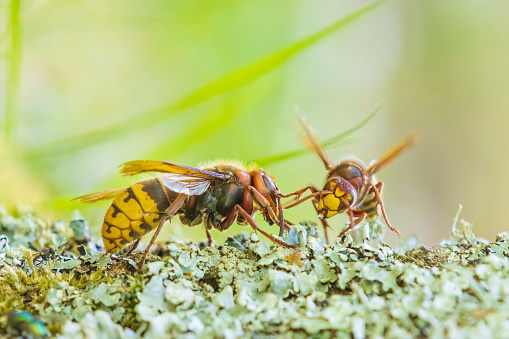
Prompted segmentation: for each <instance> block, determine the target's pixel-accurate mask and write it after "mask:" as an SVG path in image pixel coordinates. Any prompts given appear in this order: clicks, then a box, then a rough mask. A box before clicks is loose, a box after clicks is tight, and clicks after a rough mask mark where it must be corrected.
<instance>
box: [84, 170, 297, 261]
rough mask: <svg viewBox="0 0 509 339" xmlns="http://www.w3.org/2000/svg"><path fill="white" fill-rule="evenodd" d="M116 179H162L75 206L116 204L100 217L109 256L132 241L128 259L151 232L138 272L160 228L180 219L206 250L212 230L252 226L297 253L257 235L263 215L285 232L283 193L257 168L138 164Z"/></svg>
mask: <svg viewBox="0 0 509 339" xmlns="http://www.w3.org/2000/svg"><path fill="white" fill-rule="evenodd" d="M120 167H121V169H120V174H122V175H135V174H138V173H143V172H159V173H164V174H162V175H160V176H159V177H156V178H152V179H148V180H143V181H140V182H137V183H135V184H133V185H132V186H130V187H128V188H121V189H114V190H109V191H103V192H97V193H91V194H86V195H83V196H80V197H77V198H75V199H77V200H78V201H79V202H83V203H92V202H96V201H99V200H110V199H114V200H113V203H112V204H111V206H110V207H109V209H108V210H107V212H106V215H105V216H104V223H103V225H102V231H101V234H102V237H103V240H104V246H105V248H106V252H107V253H115V252H117V251H119V250H120V249H122V248H123V247H125V246H127V245H128V244H130V243H131V242H133V241H135V243H134V245H133V246H132V248H131V249H130V250H129V252H128V253H127V256H129V255H130V254H131V253H132V252H133V251H134V249H136V247H137V246H138V244H139V242H140V240H141V237H142V236H144V235H145V234H147V233H149V232H150V231H152V230H154V229H155V232H154V235H153V236H152V238H151V239H150V243H149V245H148V247H147V248H146V249H145V252H144V253H143V257H142V259H141V261H140V262H139V263H138V269H139V270H141V268H142V266H143V263H144V262H145V259H146V257H147V254H148V253H149V251H150V248H151V247H152V245H153V244H154V242H155V240H156V238H157V236H158V234H159V232H160V230H161V228H162V226H163V224H164V223H165V221H167V220H171V219H172V218H173V217H174V216H175V215H179V217H180V221H181V222H182V224H184V225H188V226H197V225H201V224H204V226H205V230H206V233H207V238H208V243H209V246H210V245H212V235H211V233H210V230H211V229H213V228H215V229H217V230H219V231H225V230H227V229H228V228H229V227H230V226H231V225H232V224H233V222H234V221H235V219H236V220H237V222H238V223H239V224H241V225H250V226H251V227H252V228H253V229H254V230H255V231H259V232H260V233H262V234H263V235H264V236H266V237H267V238H268V239H270V240H271V241H272V242H274V243H276V244H278V245H281V246H284V247H286V248H295V247H296V246H294V245H288V244H286V243H285V242H283V241H281V240H279V239H277V238H275V237H274V236H272V235H270V234H269V233H267V232H265V231H263V230H261V229H260V228H259V227H258V225H257V224H256V222H255V221H254V220H253V218H252V215H253V214H254V213H255V212H256V211H258V210H259V211H261V212H262V214H263V216H264V218H265V220H266V221H267V222H268V223H269V224H271V225H272V224H276V225H279V228H280V230H279V236H282V234H283V231H284V228H285V223H286V221H285V219H284V218H283V208H282V205H281V193H280V192H279V189H278V187H277V185H276V182H275V181H274V179H273V178H272V177H271V176H270V175H269V174H267V173H266V172H265V171H263V170H262V169H261V168H258V167H255V166H251V167H244V166H243V165H241V164H239V163H234V162H231V163H228V162H216V163H213V164H211V165H208V166H204V168H192V167H187V166H182V165H178V164H174V163H171V162H166V161H153V160H136V161H130V162H126V163H124V164H122V165H120Z"/></svg>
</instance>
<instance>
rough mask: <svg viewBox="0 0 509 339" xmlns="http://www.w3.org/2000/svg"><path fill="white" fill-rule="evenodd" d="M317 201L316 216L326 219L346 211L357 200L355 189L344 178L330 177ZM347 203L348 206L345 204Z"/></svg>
mask: <svg viewBox="0 0 509 339" xmlns="http://www.w3.org/2000/svg"><path fill="white" fill-rule="evenodd" d="M323 191H324V192H327V193H322V194H321V195H320V199H319V201H318V217H319V218H320V219H328V218H330V217H333V216H334V215H336V214H338V213H342V212H344V211H346V209H347V208H348V206H351V205H353V204H354V203H355V200H357V191H356V190H355V188H354V187H353V186H352V184H350V183H349V182H348V181H347V180H346V179H343V178H341V177H334V178H330V179H329V180H328V181H327V183H326V184H325V186H324V188H323ZM347 204H348V206H347Z"/></svg>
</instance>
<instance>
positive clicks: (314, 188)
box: [280, 184, 318, 200]
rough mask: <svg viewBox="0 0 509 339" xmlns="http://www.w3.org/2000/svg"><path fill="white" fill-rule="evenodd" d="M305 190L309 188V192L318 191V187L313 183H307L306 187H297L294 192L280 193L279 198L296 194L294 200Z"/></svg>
mask: <svg viewBox="0 0 509 339" xmlns="http://www.w3.org/2000/svg"><path fill="white" fill-rule="evenodd" d="M307 190H310V191H311V193H316V192H318V189H317V188H316V187H315V185H313V184H310V185H307V186H306V187H302V188H301V189H298V190H296V191H295V192H293V193H289V194H280V196H281V198H289V197H292V196H294V195H296V196H297V198H296V199H295V200H299V198H300V196H301V195H302V194H303V193H304V192H306V191H307Z"/></svg>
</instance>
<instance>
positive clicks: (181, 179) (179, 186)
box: [159, 174, 217, 195]
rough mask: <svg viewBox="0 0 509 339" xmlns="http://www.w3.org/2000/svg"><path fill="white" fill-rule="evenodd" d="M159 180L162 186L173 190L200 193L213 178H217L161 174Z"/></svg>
mask: <svg viewBox="0 0 509 339" xmlns="http://www.w3.org/2000/svg"><path fill="white" fill-rule="evenodd" d="M159 180H161V182H162V183H163V185H164V186H166V187H167V188H168V189H170V190H172V191H174V192H177V193H183V194H186V195H200V194H202V193H204V192H205V191H206V190H207V189H208V188H209V187H210V184H211V183H212V181H213V180H217V179H206V178H197V177H192V176H186V175H182V174H163V175H161V176H160V177H159Z"/></svg>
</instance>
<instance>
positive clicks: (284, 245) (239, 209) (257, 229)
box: [234, 205, 299, 248]
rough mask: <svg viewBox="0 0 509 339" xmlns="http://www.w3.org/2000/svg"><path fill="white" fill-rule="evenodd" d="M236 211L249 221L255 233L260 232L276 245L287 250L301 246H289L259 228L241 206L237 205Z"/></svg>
mask: <svg viewBox="0 0 509 339" xmlns="http://www.w3.org/2000/svg"><path fill="white" fill-rule="evenodd" d="M234 209H235V210H236V211H238V212H240V214H242V216H243V217H244V218H245V219H246V220H247V222H248V223H249V225H250V226H251V227H252V228H253V229H254V230H255V231H259V232H260V233H261V234H263V235H264V236H265V237H267V238H268V239H269V240H270V241H272V242H273V243H275V244H278V245H281V246H283V247H286V248H298V247H299V246H296V245H288V244H287V243H285V242H284V241H282V240H279V239H277V238H275V237H274V236H272V235H270V234H269V233H267V232H265V231H264V230H262V229H261V228H260V227H258V225H257V224H256V222H255V221H254V220H253V218H251V216H250V215H249V213H247V212H246V211H245V210H244V209H243V208H242V207H241V206H240V205H235V208H234Z"/></svg>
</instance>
